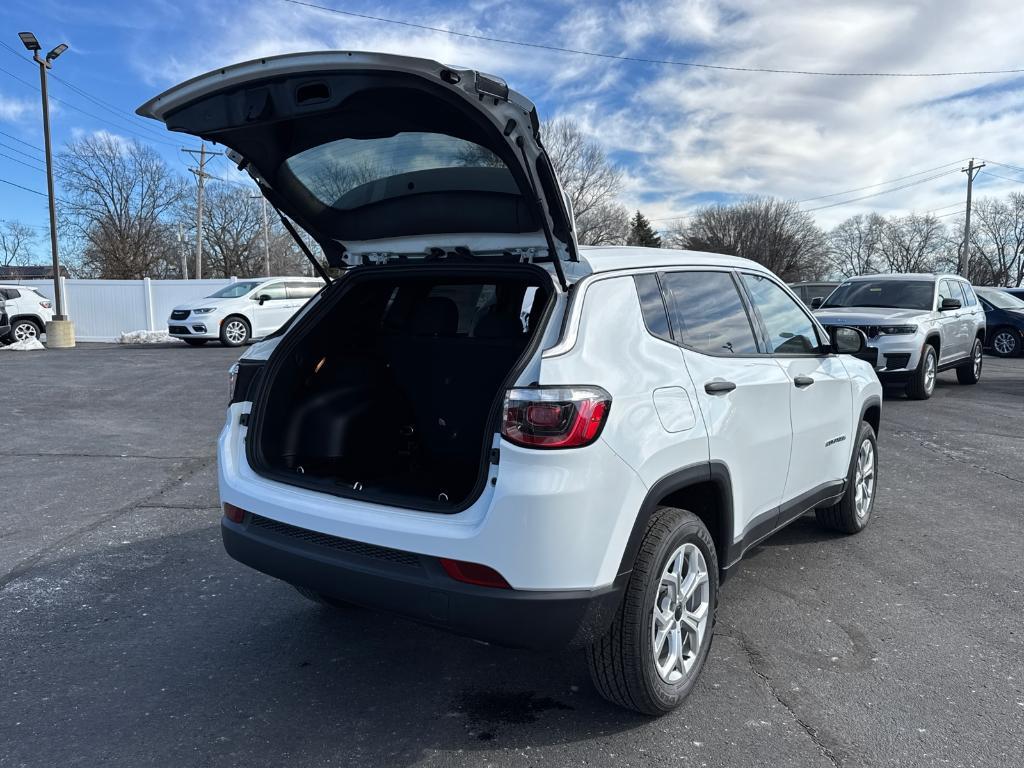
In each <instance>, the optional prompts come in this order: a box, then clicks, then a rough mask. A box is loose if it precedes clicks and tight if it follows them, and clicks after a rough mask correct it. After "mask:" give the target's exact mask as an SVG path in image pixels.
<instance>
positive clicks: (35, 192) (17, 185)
mask: <svg viewBox="0 0 1024 768" xmlns="http://www.w3.org/2000/svg"><path fill="white" fill-rule="evenodd" d="M0 182H3V183H4V184H10V185H11V186H12V187H17V188H18V189H23V190H25V191H26V192H31V193H32V194H33V195H39V196H40V197H46V193H45V192H39V191H37V190H35V189H30V188H28V187H23V186H22V185H21V184H15V183H14V182H13V181H8V180H7V179H0Z"/></svg>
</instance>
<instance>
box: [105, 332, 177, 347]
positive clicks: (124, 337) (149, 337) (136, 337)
mask: <svg viewBox="0 0 1024 768" xmlns="http://www.w3.org/2000/svg"><path fill="white" fill-rule="evenodd" d="M170 341H178V339H176V338H174V337H173V336H171V335H170V334H169V333H167V331H121V335H120V336H118V337H117V343H118V344H166V343H167V342H170Z"/></svg>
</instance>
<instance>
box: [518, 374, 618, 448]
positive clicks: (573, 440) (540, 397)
mask: <svg viewBox="0 0 1024 768" xmlns="http://www.w3.org/2000/svg"><path fill="white" fill-rule="evenodd" d="M611 405H612V396H611V395H609V394H608V393H607V392H605V391H604V390H603V389H601V388H600V387H523V388H519V389H510V390H509V391H508V393H507V394H506V395H505V414H504V419H503V420H502V426H501V434H502V436H503V437H504V438H505V439H506V440H508V441H509V442H511V443H515V444H516V445H523V446H527V447H530V448H580V447H582V446H584V445H590V444H591V443H592V442H594V441H595V440H596V439H597V438H598V436H599V435H600V434H601V430H602V429H603V428H604V424H605V421H606V420H607V419H608V411H609V410H610V409H611Z"/></svg>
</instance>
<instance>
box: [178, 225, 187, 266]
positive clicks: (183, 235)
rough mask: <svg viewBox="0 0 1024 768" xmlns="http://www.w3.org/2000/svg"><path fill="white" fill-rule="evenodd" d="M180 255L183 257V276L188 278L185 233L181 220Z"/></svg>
mask: <svg viewBox="0 0 1024 768" xmlns="http://www.w3.org/2000/svg"><path fill="white" fill-rule="evenodd" d="M178 255H179V256H180V257H181V276H182V278H183V279H184V280H188V259H187V258H185V233H184V232H182V231H181V222H180V221H179V222H178Z"/></svg>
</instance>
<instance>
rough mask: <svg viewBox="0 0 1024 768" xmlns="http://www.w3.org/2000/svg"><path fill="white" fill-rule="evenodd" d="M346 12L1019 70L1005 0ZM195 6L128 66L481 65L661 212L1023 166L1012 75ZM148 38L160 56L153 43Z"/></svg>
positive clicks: (682, 2) (880, 203)
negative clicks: (586, 143)
mask: <svg viewBox="0 0 1024 768" xmlns="http://www.w3.org/2000/svg"><path fill="white" fill-rule="evenodd" d="M351 9H352V10H355V11H360V12H362V11H365V12H367V13H372V14H375V15H380V16H384V17H388V18H397V19H405V20H408V21H412V22H417V23H424V24H429V25H431V26H435V27H443V28H450V29H455V30H460V31H465V32H470V33H479V34H484V35H488V36H493V37H505V38H511V39H516V40H524V41H528V42H536V43H541V44H549V45H555V46H562V47H568V48H578V49H590V50H596V51H603V52H607V53H611V54H615V55H627V56H640V57H645V58H657V59H672V60H690V61H702V62H708V63H716V64H727V65H731V66H740V67H772V68H785V69H815V70H830V71H841V72H849V71H899V72H929V71H944V70H951V69H956V70H974V69H986V70H988V69H1009V68H1014V67H1018V66H1020V59H1019V39H1018V38H1019V24H1017V23H1016V22H1017V21H1018V20H1019V18H1020V11H1019V5H1018V3H1017V2H1015V1H1012V0H978V2H974V3H972V4H971V7H970V14H969V15H968V16H967V19H968V21H969V25H970V43H969V44H966V43H965V44H960V43H959V42H958V40H959V39H961V38H958V37H956V36H955V33H956V32H957V30H958V29H959V26H958V25H960V24H961V21H962V19H963V16H962V11H963V4H962V2H959V0H957V1H956V2H954V0H819V1H818V2H807V0H724V1H723V2H712V1H711V0H672V1H671V2H666V1H665V0H629V1H628V2H623V3H618V4H609V5H598V4H595V3H592V2H587V1H586V0H562V2H559V3H548V4H540V3H536V4H524V3H511V2H501V0H473V2H471V4H470V5H468V6H467V5H460V6H455V5H453V4H444V5H438V6H437V7H436V8H435V10H434V11H433V12H432V13H431V12H429V10H428V9H426V8H425V6H422V5H418V6H417V9H418V10H417V11H416V12H415V13H411V12H409V11H408V9H407V7H403V6H402V5H401V4H395V5H381V6H374V7H370V6H361V5H360V6H351ZM196 13H197V14H198V15H199V18H198V19H196V20H195V23H194V24H193V25H192V26H191V27H190V29H194V30H198V33H197V34H190V35H189V36H188V37H184V38H182V37H180V36H179V37H177V38H176V39H175V41H174V46H173V51H174V52H173V53H171V54H167V55H159V53H157V54H152V53H150V54H149V55H146V56H141V55H140V56H134V57H133V64H134V65H135V66H136V67H139V68H141V71H142V74H143V76H144V77H145V78H146V79H147V80H148V81H149V82H151V83H152V84H153V85H154V86H159V87H164V86H167V85H170V84H171V83H172V82H176V81H178V80H181V79H184V78H186V77H191V76H194V75H196V74H198V73H200V72H202V71H206V70H208V69H212V68H215V67H217V66H220V65H223V64H224V63H225V62H234V61H241V60H245V59H251V58H255V57H259V56H263V55H271V54H276V53H284V52H288V51H298V50H316V49H325V48H337V49H356V50H380V51H387V52H393V53H403V54H412V55H417V56H424V57H429V58H434V59H437V60H440V61H446V62H449V63H451V64H455V65H464V66H471V67H476V68H479V69H482V70H485V71H488V72H492V73H494V74H498V75H501V76H503V77H505V78H506V79H508V80H509V81H510V83H511V84H513V86H515V87H518V88H519V89H520V90H522V91H524V92H525V93H526V94H527V95H528V96H530V97H531V98H533V99H534V100H535V101H537V102H538V104H539V106H540V107H541V112H542V116H555V115H567V116H572V117H575V118H576V119H577V120H579V121H580V123H581V124H582V125H583V127H584V129H585V130H586V131H587V132H588V133H590V134H591V135H594V136H596V137H598V138H599V139H600V140H601V141H602V142H603V143H604V145H605V146H606V148H607V149H608V150H609V152H611V153H612V154H613V156H615V157H616V158H617V159H619V160H620V161H621V162H623V164H624V165H625V166H626V170H627V174H626V180H627V185H626V202H627V204H629V205H631V206H639V207H641V208H642V209H643V210H644V211H645V213H649V214H650V215H651V216H652V217H656V218H661V217H664V216H669V215H672V214H676V213H680V212H684V211H685V210H688V209H690V208H692V207H693V206H694V205H695V204H696V201H697V200H706V199H708V195H725V196H730V195H746V194H770V195H779V196H782V197H787V198H791V199H796V200H801V199H806V198H811V197H816V196H819V195H826V194H829V193H832V192H836V191H840V190H844V189H852V188H855V187H863V186H866V185H869V184H875V183H877V182H880V181H883V180H885V179H891V178H895V177H898V176H904V175H906V174H908V173H912V172H914V171H917V170H920V169H925V168H931V167H934V166H938V165H941V164H943V163H949V164H950V165H949V167H950V168H957V167H958V166H955V165H953V164H954V163H956V162H957V161H959V160H961V159H962V158H965V157H968V156H976V157H990V158H992V159H995V160H1000V161H1002V162H1009V163H1011V164H1017V165H1021V166H1024V132H1022V131H1021V130H1020V125H1021V123H1022V117H1024V77H1021V76H1012V75H1008V76H967V77H950V78H924V77H922V78H848V77H834V78H833V77H810V76H801V75H781V74H777V75H773V74H756V73H739V72H724V71H715V70H706V69H693V68H687V67H679V66H670V65H648V64H637V63H627V62H619V61H614V60H609V59H602V58H595V57H587V56H576V55H570V54H565V53H558V52H552V51H544V50H540V49H533V48H520V47H513V46H505V45H498V44H494V43H487V42H483V41H476V40H471V39H467V38H460V37H453V36H448V35H444V34H438V33H434V32H430V31H426V30H418V29H413V28H408V27H401V26H395V25H388V24H382V23H379V22H373V21H369V20H363V19H354V18H351V17H346V16H341V15H337V14H330V13H324V12H318V11H313V10H310V9H308V8H301V7H296V6H293V5H288V4H286V3H284V2H281V0H257V1H256V2H240V1H236V2H227V3H217V4H206V5H203V6H201V7H200V8H199V9H198V10H197V11H196ZM140 40H141V41H140V45H146V46H152V47H153V48H154V49H155V50H158V51H159V50H160V49H162V48H164V46H161V45H157V44H155V42H154V38H153V37H151V36H150V37H147V36H145V35H143V36H142V37H141V38H140ZM147 53H149V52H147ZM971 89H977V90H975V91H973V92H972V91H971ZM0 114H2V112H0ZM1007 175H1014V174H1013V173H1012V172H1008V173H1007ZM1021 176H1022V177H1024V174H1021ZM922 178H923V177H922ZM1004 184H1005V185H1006V186H1003V187H997V186H996V185H995V180H989V181H985V180H984V177H982V179H981V180H980V181H979V185H980V187H979V189H980V190H982V191H985V190H989V189H997V188H998V189H1006V188H1008V186H1009V183H1005V182H1004ZM963 187H964V178H963V175H962V174H959V173H953V174H950V175H947V176H943V177H942V178H940V179H936V180H934V181H932V182H928V183H925V184H920V185H917V186H910V187H908V188H906V189H905V190H901V191H898V192H894V193H892V194H890V195H884V196H879V197H877V198H873V199H869V200H864V201H862V202H859V203H854V204H851V205H849V206H842V207H835V208H830V209H827V210H822V211H820V212H818V213H817V214H816V216H818V219H819V221H820V222H821V223H822V224H823V225H826V226H828V225H831V224H834V223H836V222H837V221H839V220H841V219H842V218H845V217H846V216H848V215H852V214H854V213H858V212H862V211H865V210H871V209H876V210H881V211H883V212H903V211H907V210H911V209H916V210H930V209H932V208H938V207H940V206H948V205H951V204H952V203H955V202H957V201H958V200H959V199H961V198H962V197H963ZM871 191H873V190H871V189H869V190H865V191H864V192H862V193H860V194H866V193H868V192H871ZM853 196H857V195H853ZM837 199H839V198H830V199H826V200H822V201H820V202H819V204H826V203H829V202H834V201H835V200H837ZM807 207H813V206H812V205H811V204H808V206H807ZM954 218H955V217H954ZM949 220H950V221H951V220H952V218H951V219H949Z"/></svg>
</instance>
